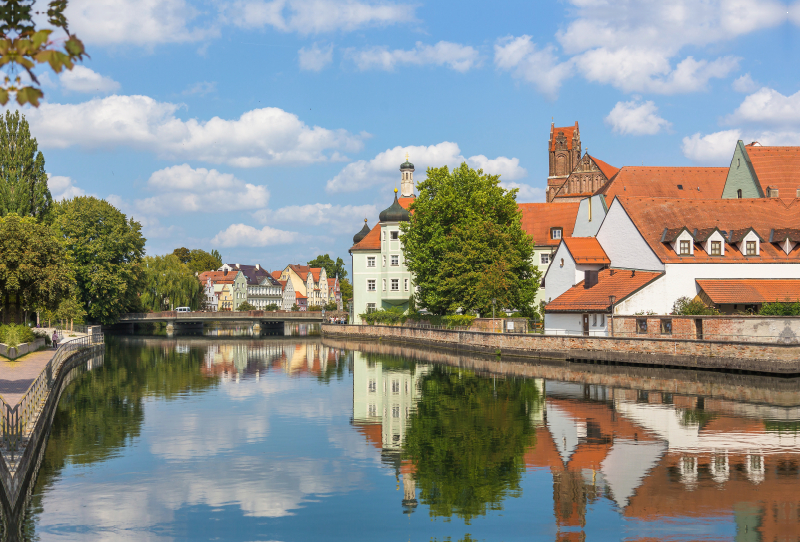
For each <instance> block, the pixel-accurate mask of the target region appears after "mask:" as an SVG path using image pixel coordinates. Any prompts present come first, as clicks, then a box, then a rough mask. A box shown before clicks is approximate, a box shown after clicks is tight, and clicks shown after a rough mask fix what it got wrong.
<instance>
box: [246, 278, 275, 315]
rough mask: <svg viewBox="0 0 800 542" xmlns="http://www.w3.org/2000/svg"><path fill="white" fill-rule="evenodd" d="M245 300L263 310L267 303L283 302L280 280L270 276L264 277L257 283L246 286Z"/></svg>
mask: <svg viewBox="0 0 800 542" xmlns="http://www.w3.org/2000/svg"><path fill="white" fill-rule="evenodd" d="M247 302H248V303H250V304H251V305H253V306H254V307H255V308H256V309H258V310H264V309H266V307H267V306H268V305H272V304H275V305H278V308H280V307H281V305H282V304H283V289H282V288H281V284H280V282H278V281H277V280H275V279H274V278H272V277H264V278H263V279H261V282H260V283H259V284H258V285H252V286H251V285H248V286H247Z"/></svg>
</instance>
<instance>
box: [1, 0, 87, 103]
mask: <svg viewBox="0 0 800 542" xmlns="http://www.w3.org/2000/svg"><path fill="white" fill-rule="evenodd" d="M35 2H36V0H4V2H3V4H2V6H0V67H2V68H3V72H4V75H5V78H4V79H3V85H2V87H0V104H2V105H6V104H7V103H8V100H9V98H10V96H11V94H14V95H15V97H16V100H17V103H18V104H19V105H24V104H26V103H30V104H31V105H33V106H34V107H38V106H39V100H40V99H41V98H42V97H43V96H44V93H43V92H42V90H41V88H40V86H41V85H40V84H39V80H38V79H37V78H36V74H35V73H34V70H35V69H36V67H37V65H39V64H47V65H49V66H50V69H52V70H53V71H54V72H55V73H61V71H62V70H63V69H64V68H66V69H67V70H71V69H72V68H73V67H74V66H75V62H76V61H81V60H83V57H84V56H86V52H85V50H84V47H83V43H82V42H81V40H79V39H78V38H77V37H75V36H72V35H70V33H69V26H68V24H67V18H66V16H65V15H64V10H65V9H66V8H67V0H50V1H49V2H48V3H47V11H46V12H44V13H41V12H36V11H34V10H33V6H34V4H35ZM42 15H46V18H45V17H42ZM45 21H46V22H47V24H48V25H49V28H42V26H43V23H44V22H45ZM37 25H38V27H37ZM54 33H55V39H54V36H53V34H54ZM21 71H24V72H25V73H26V74H27V76H28V78H29V79H30V81H31V83H32V84H25V83H24V82H23V79H22V73H21Z"/></svg>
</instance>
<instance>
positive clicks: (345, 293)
mask: <svg viewBox="0 0 800 542" xmlns="http://www.w3.org/2000/svg"><path fill="white" fill-rule="evenodd" d="M339 291H341V292H342V303H343V304H344V305H345V306H346V305H347V302H348V301H350V300H351V299H353V285H352V284H350V280H349V279H341V278H340V279H339Z"/></svg>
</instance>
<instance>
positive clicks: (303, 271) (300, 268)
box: [289, 264, 311, 282]
mask: <svg viewBox="0 0 800 542" xmlns="http://www.w3.org/2000/svg"><path fill="white" fill-rule="evenodd" d="M289 268H290V269H291V270H292V271H294V272H295V273H297V275H298V276H299V277H300V278H301V279H303V282H305V281H306V280H308V273H309V272H311V268H310V267H309V266H307V265H297V264H289Z"/></svg>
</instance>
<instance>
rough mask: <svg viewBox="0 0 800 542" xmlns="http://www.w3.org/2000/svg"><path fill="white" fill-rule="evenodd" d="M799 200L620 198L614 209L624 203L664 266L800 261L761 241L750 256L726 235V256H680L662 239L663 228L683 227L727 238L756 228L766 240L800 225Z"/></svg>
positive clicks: (698, 253)
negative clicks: (712, 230) (712, 231)
mask: <svg viewBox="0 0 800 542" xmlns="http://www.w3.org/2000/svg"><path fill="white" fill-rule="evenodd" d="M797 201H798V200H792V201H784V200H781V199H779V198H749V199H748V198H746V199H714V200H689V199H672V198H634V197H627V196H621V197H619V196H618V197H617V198H616V200H615V202H614V203H613V204H612V206H613V205H616V204H621V205H622V207H623V209H625V212H626V213H627V214H628V216H629V217H630V218H631V220H632V221H633V223H634V225H635V226H636V228H637V229H638V230H639V232H640V233H641V234H642V237H644V239H645V241H646V242H647V244H648V245H650V248H651V249H652V250H653V252H654V253H655V254H656V256H658V258H659V259H660V260H661V261H662V262H664V263H667V262H687V261H691V262H692V263H743V262H750V263H752V262H754V261H756V262H763V263H774V262H786V261H800V258H799V257H798V249H797V248H795V250H792V251H791V252H790V253H789V254H788V255H787V254H786V253H785V252H783V251H782V250H781V249H780V248H779V247H776V246H775V245H773V244H770V243H762V244H761V250H760V252H759V255H758V256H745V255H743V254H742V253H741V251H740V250H739V248H738V246H736V245H735V244H734V245H731V244H730V243H731V241H730V239H729V238H728V237H727V235H726V240H725V245H726V246H725V251H724V252H725V255H724V256H722V257H720V256H713V257H712V256H710V255H709V254H706V252H705V251H703V250H695V251H694V255H693V256H691V257H687V256H683V257H681V256H679V255H678V254H676V253H675V251H674V250H673V249H672V247H670V246H669V245H666V244H664V243H662V242H661V238H662V234H663V232H664V228H667V229H675V228H682V227H683V226H687V227H688V228H689V229H690V230H693V229H694V228H697V229H698V230H699V229H705V228H714V227H718V228H719V229H720V230H721V231H722V233H723V234H726V233H727V232H730V231H731V230H734V231H735V230H746V229H749V228H753V230H754V231H755V232H756V233H757V234H758V235H759V237H760V238H761V239H765V238H769V232H770V231H771V230H772V229H777V228H798V227H800V204H798V203H797Z"/></svg>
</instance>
